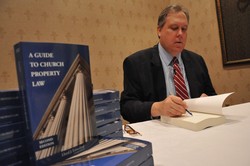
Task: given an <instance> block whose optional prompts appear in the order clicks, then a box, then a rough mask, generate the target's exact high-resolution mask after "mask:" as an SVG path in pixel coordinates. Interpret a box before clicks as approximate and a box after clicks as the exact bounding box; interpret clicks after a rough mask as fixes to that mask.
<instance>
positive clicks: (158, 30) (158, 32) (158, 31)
mask: <svg viewBox="0 0 250 166" xmlns="http://www.w3.org/2000/svg"><path fill="white" fill-rule="evenodd" d="M157 35H158V37H159V38H160V36H161V28H159V27H158V28H157Z"/></svg>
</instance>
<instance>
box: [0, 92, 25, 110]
mask: <svg viewBox="0 0 250 166" xmlns="http://www.w3.org/2000/svg"><path fill="white" fill-rule="evenodd" d="M17 105H21V98H20V92H19V91H18V90H0V107H4V106H17Z"/></svg>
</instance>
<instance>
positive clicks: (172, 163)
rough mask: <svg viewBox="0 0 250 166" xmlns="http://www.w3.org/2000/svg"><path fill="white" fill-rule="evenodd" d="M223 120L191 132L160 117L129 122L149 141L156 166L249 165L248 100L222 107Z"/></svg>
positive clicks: (143, 138) (249, 116)
mask: <svg viewBox="0 0 250 166" xmlns="http://www.w3.org/2000/svg"><path fill="white" fill-rule="evenodd" d="M223 114H224V115H225V117H226V123H225V124H222V125H219V126H214V127H211V128H207V129H204V130H202V131H198V132H196V131H191V130H187V129H183V128H178V127H175V126H172V125H169V124H165V123H162V122H160V121H159V120H151V121H145V122H140V123H133V124H130V126H131V127H133V128H134V129H135V130H136V131H138V132H140V133H141V134H142V136H140V135H136V136H131V135H128V134H127V133H125V134H124V136H125V137H133V138H137V139H142V140H147V141H150V142H151V143H152V146H153V157H154V163H155V165H156V166H165V165H169V166H250V102H249V103H244V104H238V105H233V106H229V107H224V108H223Z"/></svg>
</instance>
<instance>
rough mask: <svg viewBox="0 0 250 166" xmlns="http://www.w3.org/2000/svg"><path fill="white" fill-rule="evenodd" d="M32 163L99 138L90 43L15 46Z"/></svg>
mask: <svg viewBox="0 0 250 166" xmlns="http://www.w3.org/2000/svg"><path fill="white" fill-rule="evenodd" d="M14 50H15V58H16V69H17V76H18V84H19V90H20V92H21V96H22V101H23V102H22V103H23V108H24V115H25V122H26V131H27V133H28V134H27V139H26V141H27V144H28V149H29V153H30V157H31V159H32V160H31V161H32V162H33V163H32V164H33V165H50V164H52V163H55V162H58V161H61V160H64V159H66V158H68V157H70V156H72V155H75V154H77V153H80V152H82V151H84V150H87V149H89V148H91V147H92V146H94V145H95V144H97V143H98V138H97V131H96V123H95V112H94V103H93V89H92V87H93V85H92V81H91V73H90V60H89V50H88V46H86V45H77V44H63V43H38V42H20V43H17V44H16V45H15V46H14Z"/></svg>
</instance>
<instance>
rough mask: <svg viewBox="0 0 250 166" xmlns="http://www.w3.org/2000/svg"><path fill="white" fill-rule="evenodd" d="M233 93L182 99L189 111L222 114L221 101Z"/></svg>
mask: <svg viewBox="0 0 250 166" xmlns="http://www.w3.org/2000/svg"><path fill="white" fill-rule="evenodd" d="M233 93H234V92H231V93H225V94H220V95H215V96H207V97H199V98H193V99H186V100H184V101H185V102H186V104H187V106H188V108H187V109H188V110H189V111H195V112H203V113H210V114H218V115H222V105H223V102H224V101H225V99H226V98H227V97H228V96H229V95H231V94H233Z"/></svg>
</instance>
